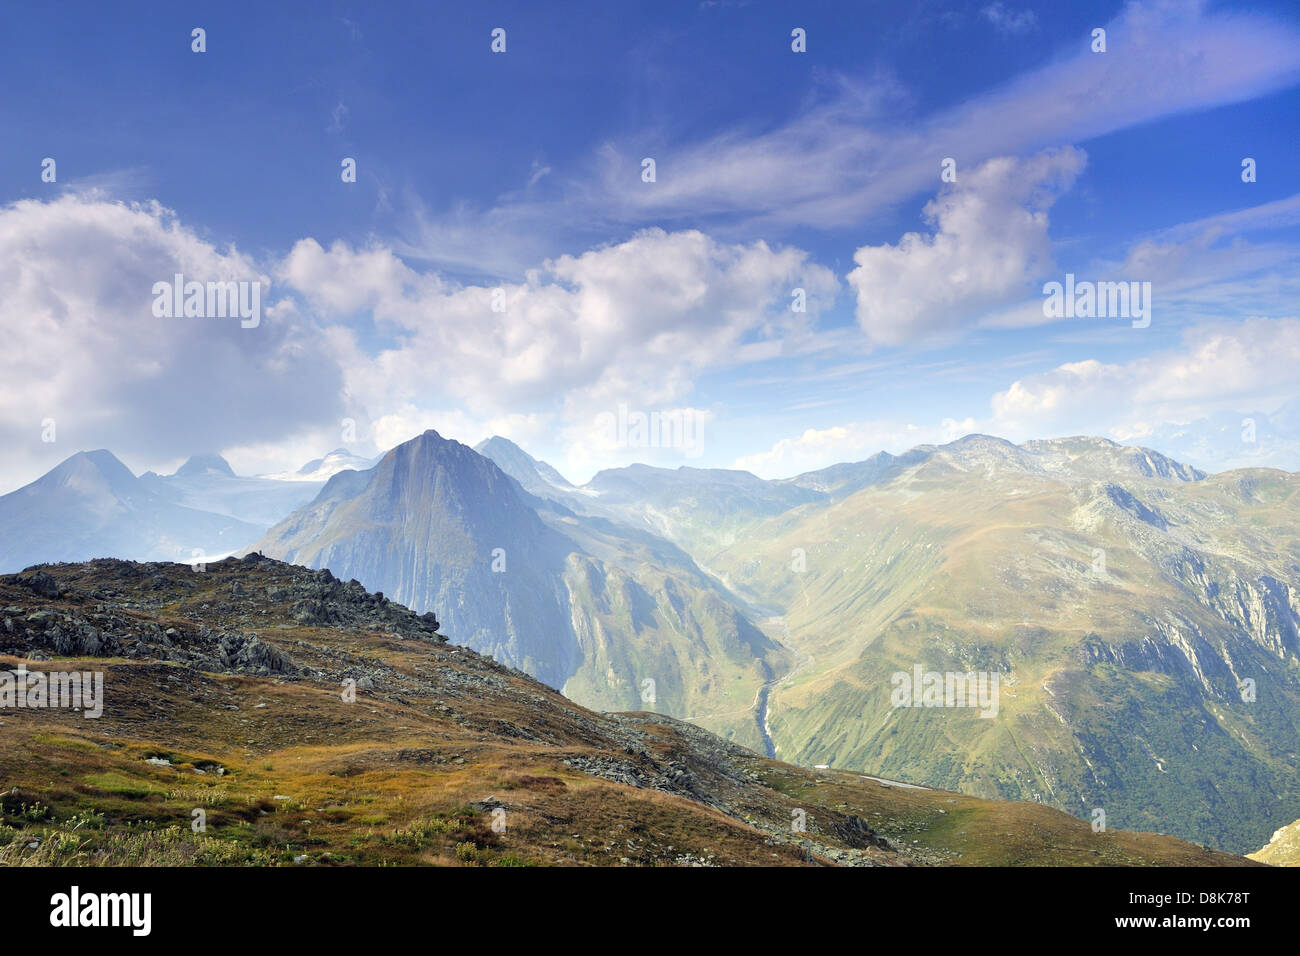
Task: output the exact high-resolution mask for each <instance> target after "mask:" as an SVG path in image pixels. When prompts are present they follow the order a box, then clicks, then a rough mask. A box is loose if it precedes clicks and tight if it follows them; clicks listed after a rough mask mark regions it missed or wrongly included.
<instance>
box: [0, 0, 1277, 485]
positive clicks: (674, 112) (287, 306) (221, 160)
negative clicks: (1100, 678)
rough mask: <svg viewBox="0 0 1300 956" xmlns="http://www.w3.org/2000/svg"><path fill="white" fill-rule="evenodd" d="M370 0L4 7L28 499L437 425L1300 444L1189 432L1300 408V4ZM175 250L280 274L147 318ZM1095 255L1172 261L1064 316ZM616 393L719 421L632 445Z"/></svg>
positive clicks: (1272, 458) (11, 414) (8, 297)
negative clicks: (1100, 302)
mask: <svg viewBox="0 0 1300 956" xmlns="http://www.w3.org/2000/svg"><path fill="white" fill-rule="evenodd" d="M371 6H372V5H349V4H332V3H313V4H301V5H292V6H288V5H286V6H283V7H280V6H279V5H276V7H275V8H274V9H265V8H264V6H262V5H248V4H238V3H234V4H231V3H223V4H219V5H218V4H193V5H186V7H185V9H183V10H181V9H176V8H174V7H172V6H168V5H163V4H138V5H133V6H132V7H131V8H130V12H129V13H127V12H123V11H122V10H121V9H112V8H108V7H105V6H104V5H100V4H68V5H62V6H60V7H58V9H57V10H56V11H52V10H49V9H38V8H31V7H24V8H14V9H13V10H12V11H11V12H10V13H9V16H8V19H7V24H6V31H5V34H4V38H3V40H0V44H2V45H3V56H0V79H3V81H4V84H5V88H6V89H8V90H11V91H16V90H23V91H27V92H25V93H23V94H22V95H11V96H10V97H8V98H6V100H5V102H4V104H3V106H0V122H3V124H4V128H5V130H6V137H5V145H4V147H3V148H0V189H2V190H3V192H2V193H0V203H2V204H3V209H0V321H4V322H5V324H6V326H7V330H8V332H9V335H10V339H11V348H10V350H9V353H8V355H7V356H6V357H0V375H3V378H4V381H5V382H6V383H7V384H6V385H5V386H4V387H3V392H2V393H0V434H2V435H3V437H4V438H5V439H6V445H7V447H11V448H13V449H15V451H14V454H13V455H12V456H11V457H10V460H9V461H8V462H7V463H6V465H5V466H4V470H3V474H0V480H3V482H4V484H5V485H6V487H12V486H16V485H17V484H20V483H22V482H23V481H27V480H30V479H31V478H34V477H35V476H36V475H38V474H40V473H41V472H42V471H44V470H46V469H47V468H48V467H50V466H52V465H53V464H54V463H55V462H57V461H58V460H60V459H62V458H63V457H66V455H67V454H70V453H71V452H72V451H75V450H77V449H79V448H93V447H109V448H111V449H113V450H114V451H115V452H117V453H118V454H119V456H120V457H122V458H123V459H124V460H125V461H126V462H127V463H128V464H129V465H131V466H132V467H133V468H135V469H136V470H137V471H139V470H143V469H145V468H155V469H169V468H170V467H171V466H173V465H174V464H176V463H178V462H179V461H180V460H182V459H183V458H184V457H186V456H187V455H188V454H190V453H192V452H199V451H206V450H218V451H222V452H225V453H226V454H227V455H228V457H230V459H231V461H232V463H234V464H235V466H236V468H237V469H238V470H241V471H247V472H252V471H276V470H280V469H282V468H284V467H289V466H293V465H296V464H298V463H300V461H302V460H306V459H307V458H310V457H314V456H315V455H317V454H319V453H320V452H322V451H325V450H327V449H328V448H332V447H334V446H336V445H339V444H344V443H347V444H352V445H355V446H356V447H357V449H358V450H360V451H373V450H376V449H379V448H384V447H389V446H391V445H392V444H394V443H396V442H397V441H400V440H403V439H405V438H407V437H410V436H411V435H413V434H415V433H417V432H419V431H421V430H423V428H426V427H436V428H438V429H439V430H440V431H442V432H443V433H444V434H447V435H449V436H450V437H455V438H459V439H462V440H465V441H469V442H473V441H477V440H478V439H479V438H482V437H485V436H486V435H487V434H491V433H493V432H496V433H500V434H505V435H507V436H508V437H512V438H514V439H515V440H517V441H519V442H520V444H522V445H523V446H524V447H525V448H526V449H528V450H529V451H530V452H533V453H534V454H536V455H537V456H539V457H543V458H546V459H548V460H551V461H552V462H553V463H554V464H555V465H556V466H557V467H559V468H560V469H561V470H562V471H565V472H566V473H569V474H570V476H571V477H573V478H575V479H579V480H581V479H585V478H586V477H587V476H588V475H589V474H590V473H591V472H592V471H593V470H595V469H596V468H599V467H606V466H611V465H617V464H623V463H627V462H630V461H633V460H649V461H653V462H655V463H657V464H665V465H670V466H675V465H678V464H690V465H717V466H724V467H725V466H733V465H738V466H741V467H749V468H751V469H753V470H755V471H756V472H758V473H759V474H763V475H764V476H770V477H778V476H784V475H788V474H794V473H796V472H798V471H801V470H805V469H806V468H811V467H818V466H820V465H825V464H829V463H831V462H833V461H837V460H852V459H857V458H862V457H866V456H867V455H869V454H871V453H873V452H874V451H876V450H879V449H880V448H888V449H889V450H893V451H900V450H903V449H905V448H906V447H909V446H910V445H913V444H917V443H920V442H925V441H940V440H946V439H949V438H954V437H958V436H959V435H960V434H964V433H965V432H967V431H986V432H992V433H995V434H1002V435H1005V436H1006V437H1009V438H1012V439H1014V440H1023V439H1026V438H1032V437H1047V436H1051V435H1059V434H1075V433H1080V432H1088V433H1093V434H1103V435H1107V436H1108V437H1112V438H1116V439H1121V440H1134V441H1143V440H1144V439H1149V440H1150V442H1151V443H1152V444H1157V442H1159V443H1162V444H1164V445H1165V446H1166V447H1167V448H1170V449H1172V450H1174V451H1184V450H1186V449H1190V448H1192V447H1193V446H1194V447H1196V448H1199V449H1200V450H1199V451H1197V452H1195V453H1194V454H1195V455H1199V456H1200V457H1201V458H1202V460H1201V461H1198V462H1197V463H1198V464H1202V465H1203V466H1208V467H1213V466H1216V465H1226V464H1242V463H1250V462H1252V461H1254V460H1256V459H1258V460H1259V461H1260V462H1262V463H1274V464H1282V465H1283V466H1285V467H1291V468H1295V467H1300V461H1297V460H1295V459H1294V457H1293V456H1294V450H1293V446H1292V445H1290V444H1288V442H1290V441H1291V440H1293V439H1300V435H1291V434H1284V431H1285V429H1284V428H1283V426H1282V424H1281V419H1278V422H1277V423H1276V428H1274V429H1272V430H1270V429H1268V428H1263V427H1261V433H1263V434H1265V435H1267V437H1268V440H1269V441H1268V442H1266V443H1265V444H1266V445H1267V447H1260V446H1258V445H1256V446H1254V447H1249V448H1242V447H1236V448H1218V449H1217V450H1214V449H1211V450H1210V451H1206V449H1205V448H1204V447H1203V446H1204V444H1205V441H1204V440H1201V439H1204V436H1201V438H1200V439H1198V441H1200V444H1197V443H1191V444H1188V442H1187V441H1186V440H1184V439H1187V435H1188V432H1187V423H1195V422H1197V421H1198V420H1201V419H1205V418H1207V417H1213V416H1219V418H1220V419H1222V420H1229V421H1230V420H1233V416H1236V417H1238V418H1240V417H1243V416H1246V415H1251V416H1255V417H1257V418H1259V420H1260V422H1261V425H1262V424H1263V423H1264V421H1265V419H1266V418H1267V416H1269V415H1270V414H1272V413H1275V412H1276V411H1277V410H1278V409H1280V408H1283V407H1284V406H1285V405H1286V403H1287V402H1288V401H1290V400H1292V399H1294V398H1296V397H1297V396H1296V391H1297V390H1296V387H1295V384H1294V383H1295V379H1296V376H1295V375H1294V372H1293V371H1292V370H1293V369H1294V368H1295V361H1296V360H1297V359H1300V329H1298V328H1297V324H1298V323H1300V318H1297V317H1298V316H1300V309H1298V308H1297V306H1296V302H1297V301H1300V300H1298V298H1297V292H1298V291H1300V279H1297V270H1296V266H1297V263H1298V262H1300V187H1298V186H1297V183H1298V182H1300V178H1298V177H1297V173H1298V172H1300V135H1298V133H1300V122H1298V121H1297V116H1300V14H1298V13H1297V12H1296V10H1295V8H1294V4H1287V3H1252V4H1234V3H1199V2H1191V0H1188V2H1158V0H1155V2H1140V3H1133V4H1121V3H1068V4H1062V3H1051V4H1047V3H1018V2H1000V3H998V2H995V3H987V2H974V3H962V4H947V3H932V2H925V0H921V2H917V3H912V4H906V5H904V4H899V5H892V4H891V5H885V4H869V5H867V4H861V3H808V4H799V5H791V4H775V3H759V2H754V3H744V2H726V0H720V2H716V3H707V2H706V3H699V4H691V3H682V4H662V3H645V4H633V3H619V4H616V5H615V4H607V3H603V4H602V3H582V4H577V3H575V4H547V5H537V4H491V3H488V4H473V5H462V6H460V7H459V8H457V7H453V6H452V5H442V4H438V5H431V4H385V5H382V9H378V10H376V9H371ZM194 27H202V28H203V29H204V30H205V31H206V41H207V50H206V52H203V53H195V52H193V51H192V50H191V35H190V34H191V30H192V29H193V28H194ZM496 27H501V28H504V29H505V30H506V51H505V52H504V53H493V52H492V51H491V50H490V42H491V37H490V32H491V30H492V29H493V28H496ZM795 27H799V28H802V29H804V30H805V31H806V34H807V52H804V53H796V52H793V51H792V50H791V30H792V29H793V28H795ZM1098 27H1100V28H1104V29H1105V30H1106V31H1107V49H1106V51H1105V52H1104V53H1094V52H1093V51H1092V50H1091V49H1090V44H1091V42H1092V41H1091V34H1092V31H1093V30H1094V29H1095V28H1098ZM45 157H52V158H54V159H55V160H56V162H57V177H58V178H57V182H55V183H47V182H42V180H41V175H40V173H41V165H40V164H41V161H42V159H43V158H45ZM344 157H352V158H354V159H355V160H356V163H357V169H358V175H357V181H356V182H355V183H344V182H342V181H341V179H340V175H339V171H340V162H341V160H342V159H343V158H344ZM644 157H652V158H654V160H655V163H656V180H655V182H653V183H646V182H643V181H642V177H641V161H642V159H643V158H644ZM946 157H951V158H953V159H954V160H955V161H956V170H957V178H956V182H951V183H945V182H943V181H941V178H940V163H941V161H942V160H943V159H944V158H946ZM1245 157H1250V158H1253V159H1254V160H1255V162H1256V164H1257V181H1255V182H1252V183H1244V182H1243V181H1242V178H1241V162H1242V160H1243V158H1245ZM909 233H915V234H916V235H915V236H914V237H908V235H907V234H909ZM182 268H183V269H184V271H186V274H187V277H189V278H194V279H197V280H199V281H205V280H209V279H215V278H238V277H254V278H255V277H260V278H261V279H262V280H263V281H264V283H265V288H266V290H267V291H266V295H265V301H266V303H267V311H266V318H265V320H264V321H263V322H262V323H261V325H260V326H259V327H258V328H256V329H240V328H239V326H238V323H229V322H223V320H219V319H214V320H195V319H190V320H188V321H186V320H159V319H156V318H154V317H153V316H151V315H150V313H149V303H150V296H149V294H148V289H149V288H150V286H151V285H152V282H153V281H155V280H158V279H163V280H166V279H170V277H171V275H172V274H173V273H174V272H175V271H181V270H182ZM1067 272H1068V273H1075V274H1076V275H1077V276H1078V277H1079V278H1080V279H1092V280H1117V281H1118V280H1122V281H1132V282H1139V283H1141V282H1150V283H1151V289H1152V297H1153V305H1152V313H1151V318H1152V321H1151V323H1150V325H1149V327H1145V328H1134V327H1132V325H1131V324H1130V322H1129V321H1127V320H1126V319H1123V318H1115V317H1111V318H1096V319H1062V320H1058V321H1047V320H1046V317H1044V316H1043V315H1042V310H1041V303H1042V299H1043V295H1042V286H1043V284H1044V282H1048V281H1062V280H1063V279H1064V276H1065V274H1066V273H1067ZM796 287H797V288H803V289H805V292H806V295H807V299H808V310H807V312H804V313H795V312H792V311H791V309H790V307H789V306H790V302H791V292H792V290H793V289H794V288H796ZM497 288H500V289H502V290H503V295H504V297H505V299H506V301H507V307H506V310H505V311H504V312H494V311H493V310H492V309H491V307H490V305H489V302H490V298H491V293H492V290H494V289H497ZM160 321H169V322H170V323H171V324H170V325H168V326H166V327H163V326H160V325H159V322H160ZM620 406H626V407H627V408H629V409H631V410H633V411H637V410H641V411H645V412H647V413H649V412H652V411H666V410H672V409H678V410H684V413H685V414H690V415H694V416H697V420H698V421H701V422H703V439H702V442H701V444H700V445H699V447H698V448H692V449H690V450H689V453H687V450H684V449H681V448H629V447H625V446H623V445H620V444H619V443H617V442H615V443H612V444H611V442H610V441H608V440H607V437H606V436H605V435H604V433H603V432H602V430H601V428H600V427H599V426H598V425H597V422H598V421H599V420H600V417H601V416H602V415H608V414H611V413H613V412H615V411H616V410H617V409H618V408H619V407H620ZM1224 416H1227V418H1226V419H1225V418H1224ZM345 419H347V420H349V421H351V422H355V423H356V424H355V431H356V433H357V437H356V438H355V439H354V440H353V439H351V438H350V433H347V434H344V433H343V430H342V429H341V426H340V423H341V422H342V421H343V420H345ZM47 420H53V421H55V422H56V423H57V424H58V438H57V440H56V441H54V442H49V441H42V440H41V438H42V433H43V430H42V423H43V422H46V421H47ZM1180 429H1181V430H1180ZM1193 430H1194V429H1193ZM1220 431H1222V429H1220ZM1179 436H1181V438H1180V437H1179ZM345 439H348V440H347V441H345ZM1206 440H1208V439H1206ZM1227 440H1228V441H1229V443H1232V442H1234V441H1235V442H1239V438H1233V437H1232V435H1229V436H1228V439H1227ZM1180 442H1181V444H1180ZM1270 442H1271V444H1269V443H1270ZM1157 447H1160V444H1157ZM1187 454H1189V455H1192V454H1193V452H1192V451H1187Z"/></svg>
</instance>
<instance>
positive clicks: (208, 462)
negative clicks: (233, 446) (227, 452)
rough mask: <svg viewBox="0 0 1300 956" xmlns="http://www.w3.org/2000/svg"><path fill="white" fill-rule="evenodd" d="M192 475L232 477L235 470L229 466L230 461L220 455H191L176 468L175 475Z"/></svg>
mask: <svg viewBox="0 0 1300 956" xmlns="http://www.w3.org/2000/svg"><path fill="white" fill-rule="evenodd" d="M192 475H228V476H229V477H231V478H234V477H235V472H234V469H232V468H231V467H230V463H229V462H228V461H226V459H224V458H222V457H221V456H220V455H211V454H209V455H191V456H190V458H189V460H188V461H186V462H185V464H183V465H181V466H180V468H178V469H176V476H177V477H190V476H192Z"/></svg>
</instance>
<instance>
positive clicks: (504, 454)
mask: <svg viewBox="0 0 1300 956" xmlns="http://www.w3.org/2000/svg"><path fill="white" fill-rule="evenodd" d="M474 450H475V451H476V452H478V453H479V454H480V455H482V456H483V457H484V458H490V459H492V461H493V462H495V463H496V466H497V467H498V468H500V469H501V470H502V471H504V472H505V473H506V474H507V475H509V476H510V477H511V478H513V479H514V480H515V481H517V482H519V483H520V484H521V485H523V486H524V489H525V490H527V491H529V492H531V493H532V494H535V495H538V496H539V497H542V498H554V497H555V492H556V491H557V490H559V491H571V490H573V485H572V484H571V483H570V482H569V481H568V479H566V478H565V477H564V476H563V475H561V474H560V473H559V472H558V471H556V470H555V469H554V468H552V467H551V466H550V465H548V464H547V463H546V462H544V461H538V460H537V459H536V458H534V457H533V456H532V455H530V454H528V452H526V451H524V450H523V449H522V448H520V447H519V446H518V445H516V444H515V443H514V442H512V441H511V440H510V439H508V438H502V437H501V436H500V435H493V436H492V437H491V438H488V439H485V440H483V441H481V442H479V443H478V444H477V445H475V446H474Z"/></svg>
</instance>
